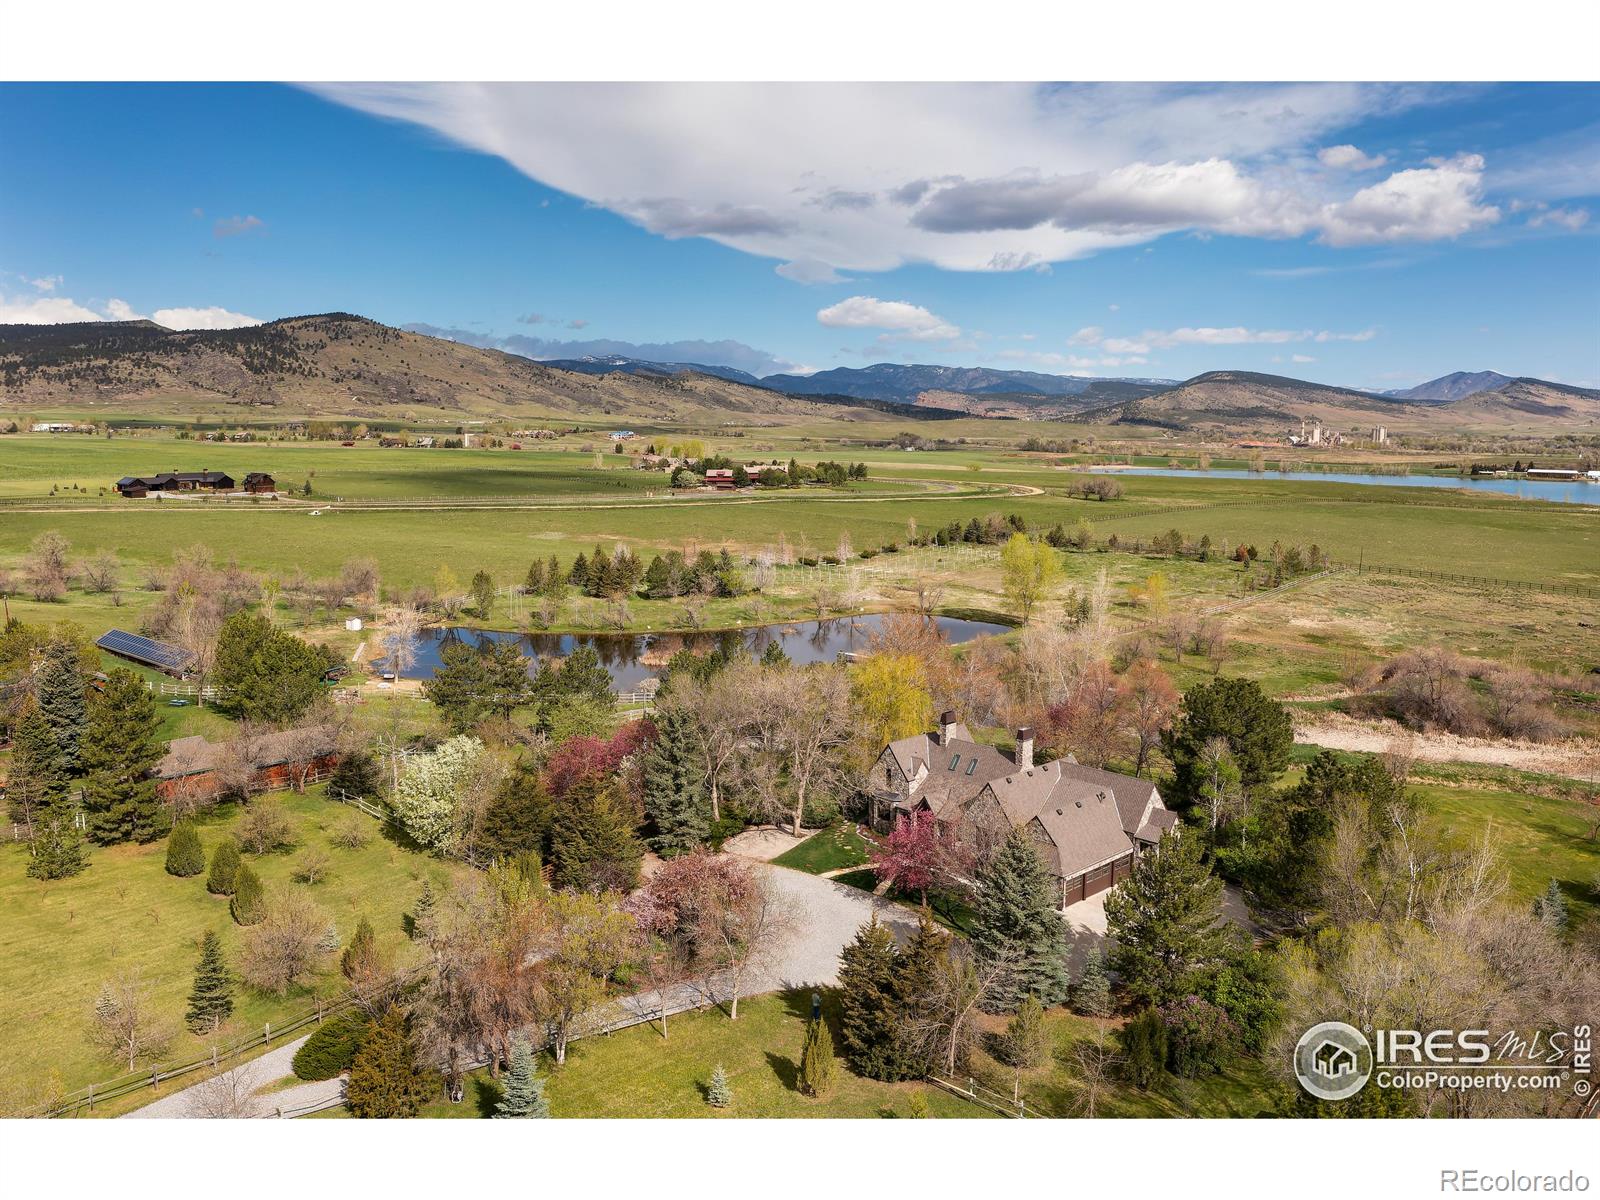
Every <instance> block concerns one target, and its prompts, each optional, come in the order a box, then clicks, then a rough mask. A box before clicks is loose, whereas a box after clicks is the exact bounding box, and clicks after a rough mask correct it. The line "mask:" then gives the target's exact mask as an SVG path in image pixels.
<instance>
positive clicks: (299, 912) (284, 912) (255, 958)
mask: <svg viewBox="0 0 1600 1200" xmlns="http://www.w3.org/2000/svg"><path fill="white" fill-rule="evenodd" d="M266 909H267V911H266V915H265V916H264V917H263V918H262V919H261V921H260V922H259V923H257V924H255V925H252V926H250V927H249V928H248V929H246V930H245V932H244V939H243V945H242V947H241V949H240V953H239V977H240V978H241V979H243V980H244V981H245V982H246V983H248V984H249V985H250V986H251V987H253V988H257V989H259V990H260V991H263V992H271V993H273V994H274V995H277V996H282V995H284V994H286V993H287V992H288V990H289V989H290V988H291V987H293V986H294V985H295V984H296V983H298V982H300V980H301V979H303V978H304V977H305V976H306V975H307V974H309V973H310V972H311V970H312V968H313V967H315V966H316V964H317V961H318V960H319V958H320V957H321V956H322V954H323V953H325V951H324V950H323V949H322V943H323V936H324V934H325V933H326V932H327V929H328V919H327V917H326V916H325V915H324V914H323V913H322V912H321V911H320V910H319V909H318V908H317V907H316V905H314V904H312V903H311V901H309V900H307V899H306V898H305V897H304V896H303V895H301V893H300V892H298V891H295V890H293V889H289V888H279V889H276V890H274V891H273V892H272V893H271V894H270V895H269V896H268V897H267V905H266Z"/></svg>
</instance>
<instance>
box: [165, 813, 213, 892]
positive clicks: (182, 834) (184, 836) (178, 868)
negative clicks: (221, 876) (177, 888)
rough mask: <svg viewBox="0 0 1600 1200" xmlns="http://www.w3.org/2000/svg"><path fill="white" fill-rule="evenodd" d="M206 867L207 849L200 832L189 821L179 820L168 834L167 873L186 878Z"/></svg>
mask: <svg viewBox="0 0 1600 1200" xmlns="http://www.w3.org/2000/svg"><path fill="white" fill-rule="evenodd" d="M205 869H206V850H205V847H204V846H202V845H201V844H200V834H199V833H198V832H197V831H196V830H195V827H194V826H193V825H192V824H190V823H189V822H188V821H179V822H178V823H177V824H176V825H174V826H173V827H172V832H171V833H169V834H168V835H167V874H168V875H176V876H178V877H179V878H180V879H186V878H188V877H189V876H190V875H198V874H200V872H201V871H204V870H205Z"/></svg>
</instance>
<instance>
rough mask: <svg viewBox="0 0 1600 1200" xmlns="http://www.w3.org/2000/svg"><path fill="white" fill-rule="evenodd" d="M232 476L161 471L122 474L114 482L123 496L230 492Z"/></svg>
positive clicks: (221, 473) (208, 472) (219, 473)
mask: <svg viewBox="0 0 1600 1200" xmlns="http://www.w3.org/2000/svg"><path fill="white" fill-rule="evenodd" d="M233 488H234V482H233V476H232V475H229V474H228V473H227V472H226V471H163V472H161V473H160V474H159V475H124V476H123V477H122V478H121V479H119V480H117V482H116V489H117V491H119V492H121V493H122V494H123V495H124V496H128V497H139V496H148V495H149V494H150V493H151V492H231V491H233Z"/></svg>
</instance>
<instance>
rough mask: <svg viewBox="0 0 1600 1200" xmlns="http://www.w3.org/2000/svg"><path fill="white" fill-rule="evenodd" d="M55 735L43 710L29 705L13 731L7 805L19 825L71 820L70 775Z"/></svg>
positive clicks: (36, 705) (25, 707) (32, 703)
mask: <svg viewBox="0 0 1600 1200" xmlns="http://www.w3.org/2000/svg"><path fill="white" fill-rule="evenodd" d="M62 761H63V760H62V757H61V751H60V748H59V747H58V746H57V744H56V735H55V731H54V730H52V729H51V728H50V723H49V722H48V721H47V720H45V718H44V714H43V713H41V712H40V711H39V706H38V704H36V703H35V702H33V701H31V700H30V701H28V702H27V703H26V704H25V705H24V707H23V709H22V713H21V715H20V716H19V717H18V718H17V721H16V724H15V726H14V727H13V728H12V731H11V774H10V778H9V779H8V780H7V781H6V802H7V805H8V807H9V809H10V813H11V819H12V820H13V821H14V822H16V823H17V824H19V825H29V826H32V825H40V824H43V823H44V822H45V821H46V820H47V819H48V818H50V817H52V816H56V815H61V816H68V815H69V814H68V812H67V809H68V802H67V773H66V769H65V768H64V767H63V765H62Z"/></svg>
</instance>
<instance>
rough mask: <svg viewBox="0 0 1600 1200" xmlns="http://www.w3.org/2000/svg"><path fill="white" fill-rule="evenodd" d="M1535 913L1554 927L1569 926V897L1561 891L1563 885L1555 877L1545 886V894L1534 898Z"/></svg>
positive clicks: (1562, 927)
mask: <svg viewBox="0 0 1600 1200" xmlns="http://www.w3.org/2000/svg"><path fill="white" fill-rule="evenodd" d="M1533 915H1534V916H1536V917H1538V918H1539V919H1540V920H1541V921H1543V922H1544V923H1545V924H1546V925H1548V926H1550V928H1552V929H1565V928H1566V927H1567V898H1566V896H1565V895H1564V894H1563V893H1562V891H1561V885H1560V884H1559V883H1557V882H1556V881H1555V880H1554V879H1552V880H1551V881H1550V886H1549V887H1547V888H1545V890H1544V894H1543V895H1541V896H1539V897H1538V899H1536V900H1534V902H1533Z"/></svg>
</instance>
